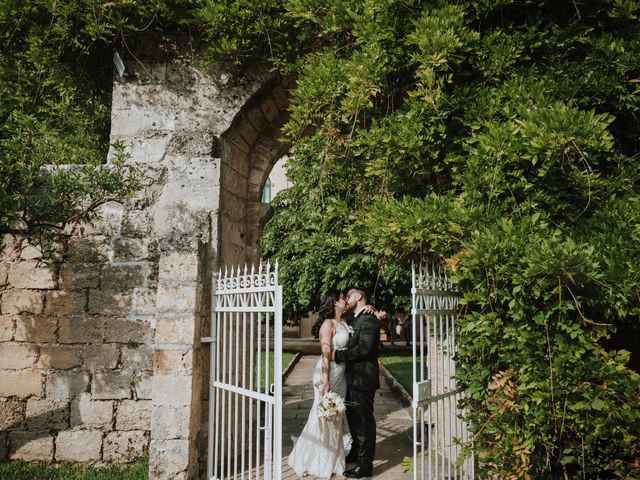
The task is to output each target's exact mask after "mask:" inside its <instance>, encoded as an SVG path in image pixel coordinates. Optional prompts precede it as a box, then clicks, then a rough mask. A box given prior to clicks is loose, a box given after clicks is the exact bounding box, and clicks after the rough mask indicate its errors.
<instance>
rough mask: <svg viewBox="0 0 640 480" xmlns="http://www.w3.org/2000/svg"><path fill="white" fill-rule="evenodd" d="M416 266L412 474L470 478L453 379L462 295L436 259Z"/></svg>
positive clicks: (466, 437)
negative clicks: (462, 444) (462, 451)
mask: <svg viewBox="0 0 640 480" xmlns="http://www.w3.org/2000/svg"><path fill="white" fill-rule="evenodd" d="M412 270H413V271H412V277H413V284H412V289H411V293H412V310H411V313H412V316H413V324H412V340H413V403H412V409H413V440H414V447H413V462H414V473H413V478H414V479H415V480H418V479H420V480H424V479H430V480H431V479H438V480H440V479H472V478H474V474H475V472H474V459H473V458H468V459H466V460H465V461H464V462H463V463H462V464H460V465H457V460H458V457H459V456H460V453H461V450H462V447H461V445H460V444H461V443H464V444H467V443H468V442H469V441H470V434H469V431H468V429H467V426H466V424H465V422H463V421H462V420H461V419H460V417H461V416H462V415H463V413H464V412H462V411H461V410H459V409H458V400H460V398H461V397H462V395H463V392H462V390H461V389H460V388H458V387H457V385H456V379H455V362H454V355H455V352H456V320H457V318H458V303H459V297H460V295H459V293H458V292H457V291H456V289H455V288H454V287H453V285H452V284H451V283H450V282H449V281H448V279H447V275H446V272H445V270H444V267H443V266H442V265H441V264H440V263H439V262H438V261H435V260H434V261H431V262H429V263H424V264H422V265H421V266H420V267H419V268H418V269H417V270H416V268H415V266H414V267H413V269H412Z"/></svg>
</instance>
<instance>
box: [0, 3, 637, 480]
mask: <svg viewBox="0 0 640 480" xmlns="http://www.w3.org/2000/svg"><path fill="white" fill-rule="evenodd" d="M0 5H1V6H3V7H4V8H0V32H1V37H0V39H1V41H2V51H1V52H0V62H1V65H2V68H0V80H1V81H0V89H2V91H1V92H0V118H1V119H2V122H1V125H2V126H1V127H0V129H1V130H0V159H1V160H2V167H1V168H3V169H6V171H7V172H9V173H8V174H7V173H2V172H0V181H2V182H4V183H3V189H2V193H0V195H2V197H1V199H0V206H1V210H0V212H1V214H2V220H1V222H4V223H3V225H6V224H7V222H8V219H9V218H12V217H11V215H14V214H15V212H16V211H20V209H21V208H24V207H23V206H22V204H21V203H19V202H20V201H22V200H21V199H22V198H24V196H21V195H19V194H16V192H21V191H28V192H32V191H34V190H33V188H32V187H33V183H34V177H35V174H34V173H29V172H37V171H39V168H40V165H42V164H45V163H53V164H56V163H70V162H69V161H68V159H74V160H73V161H74V162H78V163H87V160H88V159H94V160H93V161H94V163H95V164H99V163H100V162H101V161H102V159H103V158H104V153H105V151H106V148H107V145H106V138H107V137H106V135H107V134H108V132H107V123H108V108H109V103H108V94H107V92H108V86H107V84H108V83H109V81H110V79H111V73H110V71H109V72H107V73H105V75H102V74H98V75H96V72H102V71H106V70H109V69H110V67H108V68H107V67H106V65H108V64H109V62H110V59H111V56H112V55H113V47H114V45H115V44H116V43H117V42H123V41H125V42H126V41H127V40H128V39H132V38H135V37H134V36H133V35H134V34H135V33H136V32H139V31H145V32H146V31H147V30H148V29H161V30H162V29H164V31H165V32H166V31H172V30H173V31H175V29H178V30H179V31H181V32H182V33H187V34H194V35H198V36H200V37H201V39H202V43H203V49H202V55H203V57H202V58H203V59H204V60H208V61H216V62H220V63H223V64H225V65H229V66H232V67H233V68H238V69H241V68H250V66H253V65H255V64H256V63H261V64H263V65H267V66H268V67H270V68H272V69H273V70H274V73H275V72H287V73H296V74H297V75H298V82H297V88H296V89H295V91H294V92H293V97H292V99H291V108H290V110H291V119H290V121H289V122H288V124H287V125H286V127H285V130H286V132H285V133H286V135H288V136H289V137H290V138H291V140H293V143H294V145H295V146H294V148H293V151H292V152H290V160H289V169H288V173H289V176H290V179H291V180H292V181H293V187H292V188H291V189H289V190H288V191H286V192H284V193H283V194H281V195H280V196H279V197H278V198H277V199H276V201H275V203H274V204H275V214H274V216H273V218H272V220H271V221H270V222H269V223H268V224H267V226H266V229H265V234H264V237H263V239H262V248H263V253H264V254H265V255H268V256H270V257H272V258H275V259H280V260H281V278H282V279H283V281H284V284H285V289H286V295H285V299H286V308H287V311H288V313H289V314H291V315H294V314H297V313H301V312H304V311H306V310H307V309H308V308H310V307H312V306H313V305H314V303H315V302H317V299H318V296H319V295H320V293H321V292H322V291H323V290H324V289H326V288H328V287H335V286H337V287H343V286H347V285H353V284H358V285H363V286H365V287H368V288H369V289H370V290H372V291H375V294H376V300H377V302H378V303H379V304H381V305H386V306H389V307H395V308H402V307H403V306H404V307H406V306H407V294H408V290H407V287H408V284H409V275H408V273H409V266H410V262H411V260H419V259H420V258H422V257H423V256H424V255H425V254H438V255H442V256H443V257H444V258H445V260H446V263H447V265H448V268H449V269H450V273H451V275H452V276H453V278H454V280H455V281H456V282H458V283H459V285H460V288H461V289H462V290H463V291H464V292H465V295H464V299H463V304H464V311H463V316H462V317H461V319H460V329H461V332H460V333H461V335H460V336H459V337H458V338H460V340H461V343H460V351H459V355H458V360H459V368H458V370H457V375H458V377H459V380H460V382H462V384H464V385H465V386H466V389H467V392H468V396H467V398H466V400H465V407H466V408H467V411H468V418H467V419H468V421H469V422H470V424H471V427H472V429H473V431H474V433H475V437H474V449H475V451H476V453H477V455H478V458H479V460H480V470H481V475H483V476H491V475H495V476H499V477H501V478H640V473H639V471H640V465H639V464H638V461H637V459H638V458H640V451H639V447H638V446H639V445H640V418H639V416H640V413H639V412H640V408H639V407H640V378H639V376H638V373H637V372H638V370H639V369H640V367H639V365H638V364H639V363H640V362H639V360H638V357H637V355H638V347H637V345H638V342H637V338H638V323H639V322H638V318H639V315H640V268H639V267H638V265H639V264H640V262H638V259H640V218H639V217H640V208H639V207H640V205H639V198H638V188H639V185H638V183H639V179H640V171H639V167H638V162H637V160H638V154H639V152H640V144H639V138H640V122H639V119H638V116H637V115H638V114H637V112H638V110H639V109H638V107H639V104H638V102H639V99H640V70H639V67H638V65H640V61H639V60H640V31H639V30H640V24H639V23H638V18H637V17H638V14H639V13H640V5H639V4H638V2H637V1H634V0H613V1H610V0H594V1H590V2H575V1H571V0H567V1H550V0H548V1H543V0H524V1H518V2H515V1H511V0H475V1H470V2H462V1H450V2H444V1H430V2H421V1H417V0H404V1H393V0H336V1H332V2H323V1H318V0H285V1H275V0H273V1H272V0H269V1H253V0H229V1H226V2H216V1H213V0H212V1H199V2H187V3H186V4H185V3H182V2H178V1H175V2H153V1H143V2H128V1H116V2H109V3H104V4H98V3H95V2H89V1H79V0H76V1H67V2H44V1H31V2H10V1H8V0H4V1H0ZM98 60H99V61H98ZM101 62H106V63H101ZM102 67H104V68H102ZM25 145H29V146H30V147H29V148H28V149H27V148H25ZM29 152H33V155H29ZM18 159H22V160H20V161H23V162H26V165H27V166H31V167H32V168H31V169H29V168H26V167H24V166H23V165H22V164H20V163H18ZM32 159H40V160H37V163H35V164H32V163H31V162H34V161H36V160H32ZM23 171H24V172H27V173H28V174H27V175H26V177H25V180H24V181H23V180H22V179H21V178H22V176H21V175H22V174H20V175H18V174H17V173H16V172H23ZM16 178H17V179H18V180H16ZM7 179H9V180H7ZM9 181H11V182H15V181H17V182H18V183H17V184H13V183H7V182H9ZM16 185H17V186H16ZM125 190H126V189H125ZM27 198H28V197H27ZM7 205H8V206H7ZM43 211H45V212H46V211H47V210H46V209H45V210H43ZM5 212H9V213H5ZM630 352H631V353H630Z"/></svg>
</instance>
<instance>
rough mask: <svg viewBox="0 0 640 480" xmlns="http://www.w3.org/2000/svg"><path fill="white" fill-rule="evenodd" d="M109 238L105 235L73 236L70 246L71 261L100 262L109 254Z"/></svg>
mask: <svg viewBox="0 0 640 480" xmlns="http://www.w3.org/2000/svg"><path fill="white" fill-rule="evenodd" d="M109 243H110V242H109V238H108V237H105V236H95V237H72V238H71V239H70V240H69V244H68V245H69V246H68V251H67V255H68V259H69V260H68V261H69V262H70V263H94V262H95V263H100V262H104V261H106V260H107V258H108V255H109Z"/></svg>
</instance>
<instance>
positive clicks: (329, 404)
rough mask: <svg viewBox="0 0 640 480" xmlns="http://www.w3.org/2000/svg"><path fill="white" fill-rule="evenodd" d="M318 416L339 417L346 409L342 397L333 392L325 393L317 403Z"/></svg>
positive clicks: (330, 418) (331, 418)
mask: <svg viewBox="0 0 640 480" xmlns="http://www.w3.org/2000/svg"><path fill="white" fill-rule="evenodd" d="M317 410H318V417H319V418H326V419H327V420H337V419H340V418H341V417H340V415H342V414H343V413H344V411H345V410H346V406H345V403H344V399H343V398H342V397H341V396H340V395H338V394H337V393H335V392H328V393H326V394H325V395H324V396H323V397H322V398H321V399H320V402H319V403H318V409H317Z"/></svg>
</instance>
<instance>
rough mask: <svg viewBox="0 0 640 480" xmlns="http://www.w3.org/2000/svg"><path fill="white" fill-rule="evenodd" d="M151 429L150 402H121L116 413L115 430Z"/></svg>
mask: <svg viewBox="0 0 640 480" xmlns="http://www.w3.org/2000/svg"><path fill="white" fill-rule="evenodd" d="M150 428H151V401H150V400H123V401H122V402H120V404H119V405H118V409H117V413H116V429H117V430H149V429H150Z"/></svg>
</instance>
